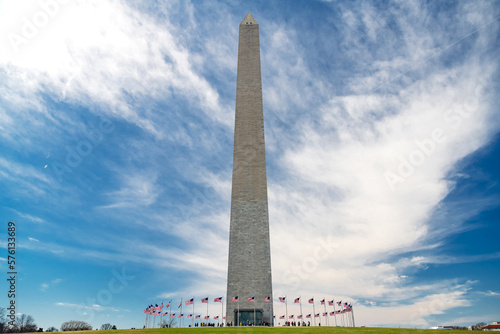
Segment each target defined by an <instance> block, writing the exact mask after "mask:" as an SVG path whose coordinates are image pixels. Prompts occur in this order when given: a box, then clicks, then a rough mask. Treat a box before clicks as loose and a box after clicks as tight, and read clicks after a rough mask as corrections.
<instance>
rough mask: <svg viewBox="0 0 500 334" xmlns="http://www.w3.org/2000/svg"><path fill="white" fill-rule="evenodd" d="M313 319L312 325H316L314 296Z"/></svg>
mask: <svg viewBox="0 0 500 334" xmlns="http://www.w3.org/2000/svg"><path fill="white" fill-rule="evenodd" d="M313 321H314V326H316V308H315V307H314V297H313Z"/></svg>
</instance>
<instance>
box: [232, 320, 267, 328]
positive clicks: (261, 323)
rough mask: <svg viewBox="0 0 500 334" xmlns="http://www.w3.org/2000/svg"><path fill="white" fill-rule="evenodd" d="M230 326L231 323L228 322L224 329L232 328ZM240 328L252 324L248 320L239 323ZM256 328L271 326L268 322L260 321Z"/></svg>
mask: <svg viewBox="0 0 500 334" xmlns="http://www.w3.org/2000/svg"><path fill="white" fill-rule="evenodd" d="M232 326H233V323H232V322H228V323H227V324H226V327H232ZM240 326H254V324H253V322H251V321H250V320H247V321H246V322H240ZM257 326H271V324H270V323H268V322H264V321H261V322H260V323H259V324H257Z"/></svg>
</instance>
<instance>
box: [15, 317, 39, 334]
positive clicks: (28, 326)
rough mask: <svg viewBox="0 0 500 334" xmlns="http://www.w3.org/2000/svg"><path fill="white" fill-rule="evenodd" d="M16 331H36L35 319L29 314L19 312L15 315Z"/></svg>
mask: <svg viewBox="0 0 500 334" xmlns="http://www.w3.org/2000/svg"><path fill="white" fill-rule="evenodd" d="M15 324H16V325H15V327H16V332H18V333H30V332H36V330H37V326H36V324H35V319H33V317H32V316H31V315H27V314H21V315H20V316H18V317H16V322H15Z"/></svg>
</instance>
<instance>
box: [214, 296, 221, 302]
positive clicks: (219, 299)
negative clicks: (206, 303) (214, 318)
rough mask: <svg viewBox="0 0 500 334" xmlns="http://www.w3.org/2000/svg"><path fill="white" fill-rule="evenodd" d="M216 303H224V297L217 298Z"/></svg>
mask: <svg viewBox="0 0 500 334" xmlns="http://www.w3.org/2000/svg"><path fill="white" fill-rule="evenodd" d="M214 303H222V297H217V298H215V299H214Z"/></svg>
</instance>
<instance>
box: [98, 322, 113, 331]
mask: <svg viewBox="0 0 500 334" xmlns="http://www.w3.org/2000/svg"><path fill="white" fill-rule="evenodd" d="M111 328H113V326H111V324H109V323H108V324H102V326H101V330H102V331H107V330H110V329H111Z"/></svg>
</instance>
